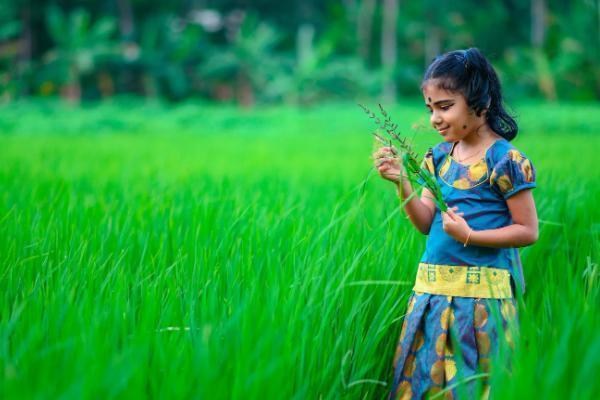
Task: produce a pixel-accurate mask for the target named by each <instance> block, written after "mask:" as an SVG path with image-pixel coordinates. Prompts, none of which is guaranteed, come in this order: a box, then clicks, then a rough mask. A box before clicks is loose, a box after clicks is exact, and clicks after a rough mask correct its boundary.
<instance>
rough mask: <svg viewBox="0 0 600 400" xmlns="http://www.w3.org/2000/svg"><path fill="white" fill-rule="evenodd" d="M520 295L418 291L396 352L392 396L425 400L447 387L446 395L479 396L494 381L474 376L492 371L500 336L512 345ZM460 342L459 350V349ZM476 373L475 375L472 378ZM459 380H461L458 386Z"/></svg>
mask: <svg viewBox="0 0 600 400" xmlns="http://www.w3.org/2000/svg"><path fill="white" fill-rule="evenodd" d="M516 314H517V313H516V308H515V300H514V299H512V298H506V299H485V298H472V297H456V296H445V295H435V294H429V293H421V292H413V294H412V295H411V297H410V299H409V302H408V311H407V313H406V316H405V319H404V324H403V326H402V332H401V334H400V339H399V341H398V345H397V348H396V355H395V357H394V381H393V384H392V390H391V393H390V396H389V398H390V399H421V398H427V397H428V396H430V395H434V394H436V393H439V392H440V391H442V390H446V391H445V393H444V396H445V398H450V399H452V398H456V396H457V395H458V394H461V393H467V394H468V395H467V397H468V398H475V396H476V391H477V389H478V388H479V389H482V390H483V391H482V392H481V393H482V397H484V398H486V397H487V394H488V392H489V386H488V385H487V381H485V375H484V376H483V379H481V377H480V378H477V379H476V378H475V377H474V375H477V374H481V373H485V372H488V371H489V367H490V363H491V357H492V356H493V355H494V354H496V353H497V351H498V338H499V337H504V338H505V340H506V341H507V342H508V344H509V345H512V336H513V335H514V332H515V328H516V326H515V325H516V322H517V315H516ZM455 347H457V348H458V349H459V350H460V351H459V352H456V353H457V354H455V351H454V350H455ZM469 377H473V379H469ZM457 383H458V385H456V384H457Z"/></svg>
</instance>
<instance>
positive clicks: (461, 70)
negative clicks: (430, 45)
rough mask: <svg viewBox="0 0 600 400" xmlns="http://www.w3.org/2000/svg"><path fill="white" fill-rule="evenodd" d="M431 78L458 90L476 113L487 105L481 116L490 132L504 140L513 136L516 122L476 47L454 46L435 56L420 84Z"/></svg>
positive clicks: (488, 63) (444, 87)
mask: <svg viewBox="0 0 600 400" xmlns="http://www.w3.org/2000/svg"><path fill="white" fill-rule="evenodd" d="M432 79H435V80H436V84H437V86H438V87H440V88H442V89H445V90H448V91H450V92H460V93H462V95H463V96H465V99H466V100H467V105H468V106H469V107H470V108H471V109H473V110H474V111H475V112H476V113H477V116H480V115H481V113H482V112H483V111H484V110H485V109H487V112H486V114H485V117H486V120H487V123H488V124H489V126H490V128H492V130H493V131H494V132H496V133H498V134H499V135H500V136H502V137H503V138H505V139H506V140H512V139H514V138H515V136H517V132H518V131H519V127H518V126H517V122H516V121H515V119H514V118H513V117H512V116H510V115H509V114H508V113H507V112H506V110H505V109H504V105H503V104H502V103H503V102H502V89H501V87H500V80H499V79H498V75H497V74H496V71H494V67H492V65H491V64H490V62H489V61H488V60H487V59H486V58H485V57H484V56H483V54H481V52H480V51H479V50H478V49H476V48H470V49H467V50H455V51H451V52H448V53H446V54H442V55H441V56H438V57H436V58H435V59H434V60H433V62H432V63H431V64H429V67H427V70H426V71H425V76H424V77H423V82H422V84H421V88H423V87H424V86H425V85H426V84H427V83H428V81H430V80H432Z"/></svg>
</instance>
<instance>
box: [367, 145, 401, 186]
mask: <svg viewBox="0 0 600 400" xmlns="http://www.w3.org/2000/svg"><path fill="white" fill-rule="evenodd" d="M397 154H398V152H397V151H396V149H394V148H393V147H382V148H380V149H379V150H377V151H376V152H375V153H373V163H374V164H375V168H377V171H378V172H379V175H380V176H381V177H382V178H383V179H387V180H388V181H391V182H394V183H400V176H401V174H402V173H403V171H404V168H403V167H402V163H401V162H400V160H399V159H398V157H397Z"/></svg>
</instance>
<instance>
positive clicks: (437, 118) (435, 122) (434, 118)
mask: <svg viewBox="0 0 600 400" xmlns="http://www.w3.org/2000/svg"><path fill="white" fill-rule="evenodd" d="M429 121H431V125H433V126H436V125H440V124H441V123H442V119H441V118H440V116H439V115H438V114H436V113H435V111H434V112H433V113H432V114H431V117H429Z"/></svg>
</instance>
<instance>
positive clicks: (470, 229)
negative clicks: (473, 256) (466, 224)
mask: <svg viewBox="0 0 600 400" xmlns="http://www.w3.org/2000/svg"><path fill="white" fill-rule="evenodd" d="M471 233H473V228H469V234H468V235H467V240H465V244H463V247H467V245H468V244H469V239H470V238H471Z"/></svg>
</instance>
